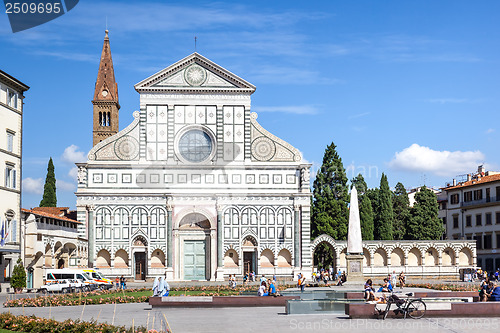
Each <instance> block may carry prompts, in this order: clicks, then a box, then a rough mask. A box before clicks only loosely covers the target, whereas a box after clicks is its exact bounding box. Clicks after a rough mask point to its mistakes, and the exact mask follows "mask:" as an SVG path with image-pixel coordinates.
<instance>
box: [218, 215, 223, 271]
mask: <svg viewBox="0 0 500 333" xmlns="http://www.w3.org/2000/svg"><path fill="white" fill-rule="evenodd" d="M223 256H224V253H222V209H221V206H220V205H217V267H222V265H223V259H224V258H223Z"/></svg>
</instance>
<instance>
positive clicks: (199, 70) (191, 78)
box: [184, 64, 207, 86]
mask: <svg viewBox="0 0 500 333" xmlns="http://www.w3.org/2000/svg"><path fill="white" fill-rule="evenodd" d="M184 78H185V79H186V82H187V83H189V85H191V86H200V85H202V84H203V83H204V82H205V80H206V79H207V71H206V70H205V69H204V68H203V67H201V66H198V65H196V64H194V65H191V66H189V67H188V68H187V69H186V70H185V71H184Z"/></svg>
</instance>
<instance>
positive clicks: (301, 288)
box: [298, 273, 306, 292]
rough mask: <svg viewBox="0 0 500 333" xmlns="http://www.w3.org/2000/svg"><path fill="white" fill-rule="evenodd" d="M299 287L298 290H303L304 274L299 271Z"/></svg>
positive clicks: (304, 283)
mask: <svg viewBox="0 0 500 333" xmlns="http://www.w3.org/2000/svg"><path fill="white" fill-rule="evenodd" d="M298 284H299V288H300V291H301V292H303V291H304V289H305V287H306V277H305V276H304V274H302V273H299V282H298Z"/></svg>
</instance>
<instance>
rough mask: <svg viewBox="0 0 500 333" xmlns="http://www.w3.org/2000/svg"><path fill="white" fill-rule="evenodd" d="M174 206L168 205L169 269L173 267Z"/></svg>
mask: <svg viewBox="0 0 500 333" xmlns="http://www.w3.org/2000/svg"><path fill="white" fill-rule="evenodd" d="M172 248H173V247H172V206H171V205H167V267H172Z"/></svg>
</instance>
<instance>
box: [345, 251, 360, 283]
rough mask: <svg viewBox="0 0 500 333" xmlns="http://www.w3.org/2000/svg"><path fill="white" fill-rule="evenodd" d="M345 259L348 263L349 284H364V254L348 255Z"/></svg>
mask: <svg viewBox="0 0 500 333" xmlns="http://www.w3.org/2000/svg"><path fill="white" fill-rule="evenodd" d="M345 258H346V263H347V272H346V274H347V282H348V283H349V284H351V283H360V282H364V276H363V259H364V256H363V255H362V254H347V255H346V257H345Z"/></svg>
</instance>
